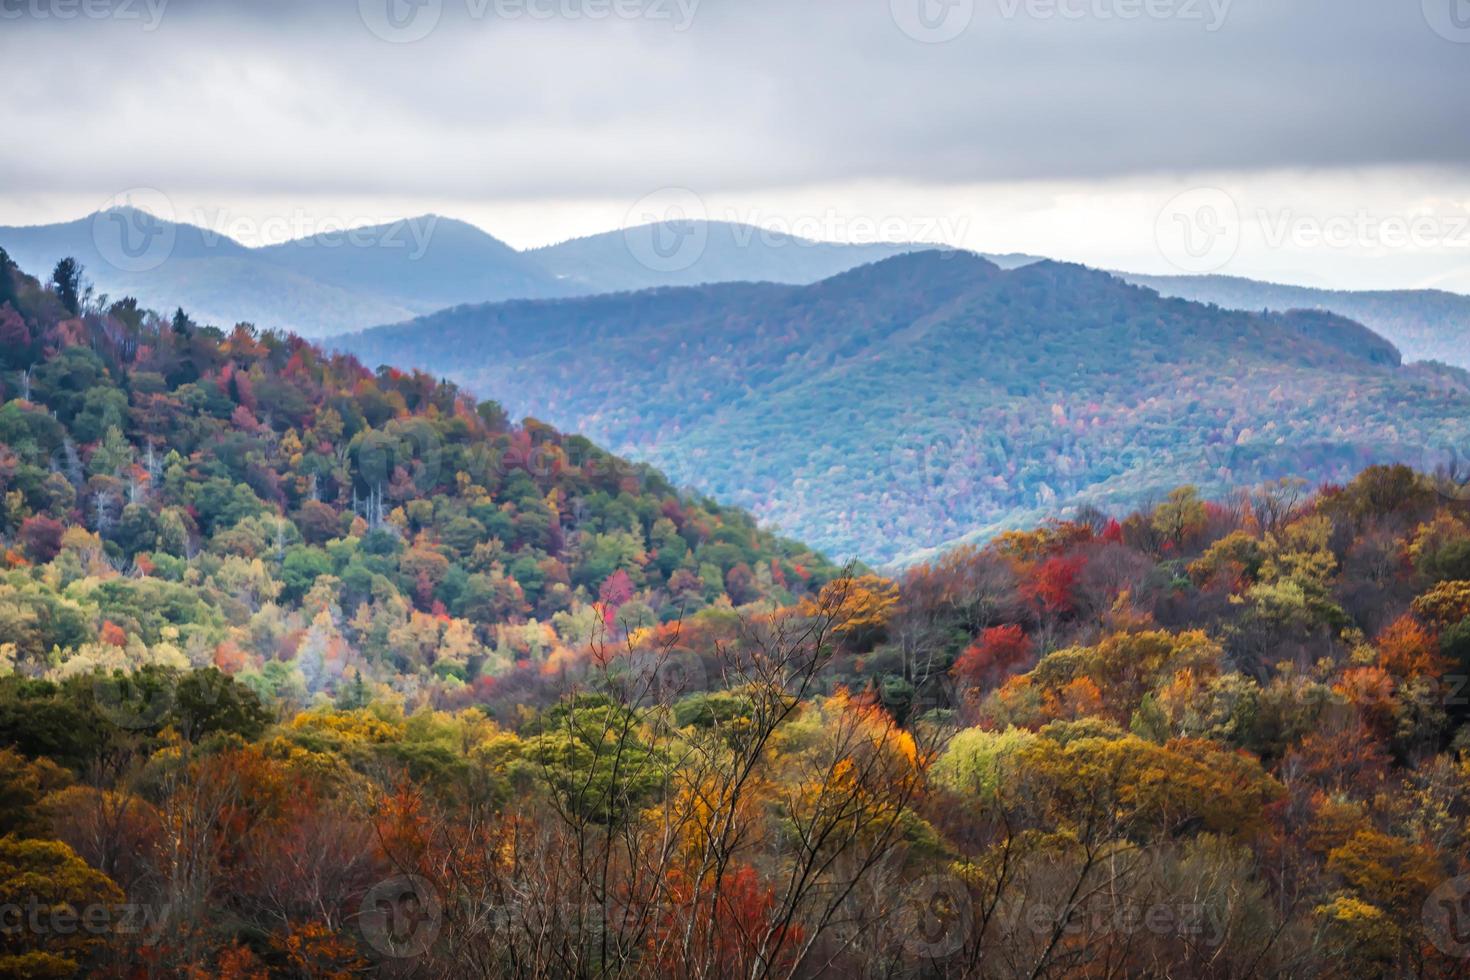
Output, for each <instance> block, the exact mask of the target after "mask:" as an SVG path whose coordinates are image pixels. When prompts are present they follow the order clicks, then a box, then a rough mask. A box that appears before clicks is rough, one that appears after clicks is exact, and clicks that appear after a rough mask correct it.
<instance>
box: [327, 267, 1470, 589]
mask: <svg viewBox="0 0 1470 980" xmlns="http://www.w3.org/2000/svg"><path fill="white" fill-rule="evenodd" d="M337 343H338V344H339V346H341V347H342V348H344V349H346V350H349V351H351V352H353V353H356V354H358V355H359V356H361V357H362V358H363V359H364V360H365V361H367V362H368V363H373V364H376V363H380V362H392V363H406V364H414V365H417V366H421V367H424V368H426V369H429V370H432V371H435V372H438V373H442V374H444V375H446V376H449V377H452V378H454V379H456V380H457V381H460V382H461V383H463V384H465V385H467V386H469V387H471V388H473V389H474V390H476V391H479V392H482V393H492V392H493V393H495V395H496V396H497V397H500V398H504V399H505V400H506V402H507V405H508V407H509V408H511V409H513V410H514V411H518V412H529V413H531V414H534V415H535V416H537V417H540V418H545V419H547V420H548V421H551V422H553V423H555V424H559V425H564V426H575V427H577V428H579V429H581V430H583V431H587V432H589V433H591V434H593V435H594V436H595V437H597V438H600V439H602V440H604V441H607V442H610V443H611V444H612V445H613V446H614V447H616V448H617V449H619V450H621V451H626V452H629V453H634V454H638V455H641V456H642V457H645V458H648V459H650V460H654V461H657V462H658V463H659V464H660V465H662V466H663V467H665V468H666V469H667V470H668V471H670V473H671V475H673V476H675V477H676V478H678V479H681V480H686V481H690V482H693V483H695V484H696V485H698V486H699V487H701V488H702V489H706V490H709V491H711V492H715V493H719V494H722V495H724V496H726V497H727V498H728V499H731V500H734V501H737V502H739V503H741V504H743V505H745V506H748V507H750V508H752V509H754V510H755V511H756V512H757V513H758V514H759V515H760V516H762V517H764V518H766V519H769V520H772V521H775V522H777V523H778V524H779V525H780V526H781V527H783V528H785V529H787V530H789V531H792V532H796V533H799V534H801V535H803V536H805V537H806V538H807V539H809V540H812V541H813V542H814V543H816V544H818V545H819V546H821V547H823V548H825V549H827V550H829V551H830V552H833V553H835V554H838V555H843V556H846V555H858V556H861V557H863V558H865V559H869V560H874V561H889V560H895V559H900V558H902V557H904V556H906V555H909V554H911V553H913V552H915V551H917V550H920V549H924V548H928V547H933V546H936V545H939V544H942V543H944V542H946V541H949V540H952V539H955V538H958V537H962V536H965V535H967V534H971V533H974V532H976V531H977V530H984V529H988V528H994V527H997V526H1001V525H1005V524H1010V523H1015V522H1018V521H1021V520H1024V519H1026V518H1027V517H1028V516H1034V514H1035V513H1036V512H1037V511H1038V510H1039V509H1041V508H1048V507H1054V506H1056V505H1058V504H1064V503H1078V502H1096V503H1101V504H1108V505H1114V506H1121V505H1124V504H1129V503H1136V502H1139V501H1141V500H1144V499H1146V498H1147V497H1148V496H1150V495H1151V494H1152V493H1154V492H1159V491H1163V490H1165V489H1167V488H1169V487H1172V486H1174V485H1176V484H1178V483H1180V482H1183V481H1194V482H1198V483H1201V484H1203V485H1205V486H1206V487H1207V488H1210V489H1213V490H1220V489H1225V488H1229V487H1233V486H1234V485H1237V484H1240V483H1246V482H1253V481H1255V480H1258V479H1262V478H1266V477H1273V476H1279V475H1284V474H1286V473H1288V472H1297V473H1300V474H1302V475H1305V476H1307V477H1309V478H1311V479H1333V478H1338V477H1345V476H1347V475H1349V474H1350V473H1351V472H1353V471H1356V470H1357V469H1360V468H1361V466H1362V464H1364V463H1366V462H1374V461H1380V460H1386V459H1403V458H1412V459H1414V460H1415V461H1416V462H1426V455H1427V454H1432V453H1435V452H1438V451H1439V450H1441V449H1443V450H1444V451H1446V452H1448V451H1449V449H1450V448H1452V447H1464V446H1466V445H1470V393H1467V391H1466V390H1465V387H1464V385H1463V383H1462V382H1461V381H1460V380H1458V379H1457V378H1456V377H1455V376H1453V375H1450V374H1443V373H1432V372H1431V373H1425V372H1424V371H1423V370H1421V369H1410V368H1403V367H1400V366H1399V365H1398V358H1397V354H1396V352H1395V351H1394V350H1393V348H1392V346H1391V345H1388V344H1386V343H1385V342H1383V341H1382V340H1381V338H1376V337H1373V336H1372V335H1371V333H1369V332H1367V331H1365V330H1363V328H1361V327H1360V326H1359V325H1357V324H1354V323H1351V322H1350V321H1346V320H1342V319H1340V318H1334V317H1323V316H1320V315H1308V316H1300V315H1273V316H1257V315H1249V314H1244V313H1236V312H1231V311H1227V310H1222V309H1217V308H1213V307H1207V306H1201V305H1199V304H1194V303H1189V302H1185V301H1183V300H1178V299H1165V298H1162V297H1160V296H1159V295H1158V294H1156V293H1154V292H1153V291H1151V290H1146V289H1142V288H1139V287H1135V286H1131V285H1128V284H1126V283H1124V282H1122V281H1120V280H1118V279H1117V278H1115V277H1113V276H1111V275H1108V274H1106V273H1101V272H1096V271H1093V270H1089V269H1085V268H1083V267H1081V266H1073V265H1064V264H1059V263H1054V262H1041V263H1037V264H1033V265H1029V266H1025V267H1022V268H1019V269H1016V270H1012V271H1006V270H1002V269H1000V268H999V267H997V266H996V265H994V264H993V263H990V262H988V261H986V260H984V259H981V258H979V257H976V256H973V255H970V254H968V253H944V252H921V253H913V254H908V255H903V256H898V257H895V258H892V259H888V260H885V261H883V262H879V263H875V264H872V265H868V266H864V267H861V268H858V269H855V270H852V271H850V272H847V273H844V274H843V275H840V276H837V277H834V278H832V279H828V280H825V281H823V282H820V283H817V284H814V285H811V286H788V285H774V284H741V285H725V286H704V287H697V288H692V289H671V290H653V291H649V292H643V293H636V294H628V295H621V296H602V297H594V298H590V299H577V300H561V301H556V302H548V303H535V302H521V303H508V304H502V305H487V306H477V307H463V308H459V309H455V310H448V311H443V312H441V313H439V314H435V315H434V316H431V317H426V318H423V319H421V320H418V321H414V322H411V323H408V324H401V325H398V326H393V327H386V328H380V329H377V330H372V331H367V332H365V333H363V334H360V335H354V336H349V337H343V338H338V340H337Z"/></svg>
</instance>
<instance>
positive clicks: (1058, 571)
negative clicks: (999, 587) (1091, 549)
mask: <svg viewBox="0 0 1470 980" xmlns="http://www.w3.org/2000/svg"><path fill="white" fill-rule="evenodd" d="M1082 566H1083V560H1082V559H1081V558H1080V557H1075V556H1073V557H1057V558H1048V559H1047V560H1046V561H1044V562H1042V563H1041V564H1040V565H1037V566H1036V568H1035V569H1034V570H1033V571H1032V572H1031V574H1030V575H1029V576H1028V577H1027V579H1026V581H1024V582H1023V583H1022V584H1021V592H1022V594H1023V595H1024V596H1025V597H1026V598H1027V599H1028V600H1029V601H1031V602H1032V603H1034V604H1036V605H1037V606H1039V607H1040V608H1041V610H1042V612H1047V613H1053V614H1056V615H1063V614H1066V613H1070V612H1072V611H1073V610H1074V609H1075V608H1076V597H1075V595H1074V588H1075V586H1076V584H1077V576H1078V575H1080V574H1081V573H1082Z"/></svg>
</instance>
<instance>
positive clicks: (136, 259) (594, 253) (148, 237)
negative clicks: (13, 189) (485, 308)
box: [0, 207, 1029, 338]
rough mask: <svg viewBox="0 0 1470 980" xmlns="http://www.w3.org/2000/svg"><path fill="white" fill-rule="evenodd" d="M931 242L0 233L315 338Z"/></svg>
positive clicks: (189, 230)
mask: <svg viewBox="0 0 1470 980" xmlns="http://www.w3.org/2000/svg"><path fill="white" fill-rule="evenodd" d="M117 235H122V236H124V237H123V238H122V239H120V240H119V239H117V238H116V237H115V236H117ZM129 237H131V238H133V239H135V240H136V241H137V242H138V243H146V244H143V246H142V247H143V249H144V251H143V253H142V254H141V255H138V256H133V255H130V254H128V252H129V250H128V249H127V247H126V244H125V242H126V241H127V240H128V238H129ZM661 237H670V238H672V239H673V240H674V246H673V247H674V248H675V249H676V250H677V251H676V252H675V253H674V254H672V255H663V254H661V252H662V251H663V246H662V244H661V243H660V242H658V241H656V239H657V238H661ZM109 245H110V246H111V247H109ZM691 246H693V247H691ZM932 247H933V246H932V245H912V244H882V243H879V244H843V243H832V242H816V241H811V240H809V239H805V238H800V237H798V236H794V235H786V234H782V233H779V232H774V231H770V230H768V229H762V228H756V227H753V226H750V225H737V224H732V223H728V222H687V223H682V224H681V223H664V224H660V225H650V226H642V227H635V228H629V229H624V230H617V231H611V232H607V233H604V234H601V235H593V236H589V237H586V238H579V239H573V240H571V241H567V242H562V243H560V244H557V245H551V246H547V247H545V248H539V249H533V250H529V251H517V250H516V249H514V248H512V247H511V246H509V245H507V244H506V243H504V242H502V241H500V240H499V239H497V238H495V237H493V236H492V235H489V234H487V233H485V232H484V231H482V230H480V229H479V228H477V227H475V226H474V225H471V224H468V223H466V222H463V221H456V220H454V219H452V218H445V217H442V216H439V215H422V216H419V217H416V218H407V219H403V220H400V221H396V222H390V223H388V224H383V225H376V226H370V227H363V228H353V229H343V230H336V231H331V232H326V233H323V234H319V235H313V236H308V237H305V238H299V239H295V240H292V241H287V242H283V243H281V244H277V245H268V246H263V247H260V248H248V247H246V246H245V245H242V244H240V243H239V242H237V241H235V240H234V239H232V238H230V237H229V236H228V235H225V234H222V233H219V232H215V231H210V230H208V229H206V228H201V227H198V226H195V225H190V224H186V223H181V222H171V221H164V220H163V219H161V218H158V217H155V216H153V215H151V214H149V213H148V212H146V211H142V210H139V209H136V208H131V207H119V208H112V209H109V210H107V211H102V212H98V213H96V214H94V215H90V216H88V217H86V218H82V219H79V220H77V221H71V222H66V223H63V224H54V225H37V226H30V227H0V248H4V249H5V250H6V251H7V252H8V253H9V254H10V255H11V256H12V258H13V259H14V260H15V261H16V262H17V263H18V264H20V265H22V266H24V267H27V268H34V269H42V270H45V269H50V268H51V267H52V266H53V265H55V263H56V262H57V261H58V260H59V259H61V258H63V257H65V256H68V255H70V256H74V257H75V258H77V259H78V260H79V261H81V262H82V264H83V265H84V266H86V269H87V275H88V278H89V279H91V280H92V282H93V283H94V284H95V285H96V288H97V290H98V291H99V292H102V293H107V294H109V295H111V296H113V297H114V298H116V297H120V296H122V295H125V294H126V295H132V296H135V297H137V298H138V300H139V301H140V302H142V303H143V304H144V305H151V306H157V307H164V306H168V307H172V306H174V305H177V304H182V305H183V306H184V307H185V308H186V309H187V310H188V311H189V312H190V313H191V314H192V315H195V316H197V317H198V318H200V319H201V320H204V321H206V322H217V323H220V324H224V325H230V324H233V323H235V322H236V321H239V320H247V321H249V322H252V323H254V324H255V325H256V326H258V327H260V328H262V329H283V330H289V331H291V332H294V333H298V334H300V335H302V336H304V337H309V338H317V337H322V336H326V335H329V334H335V333H341V332H344V331H348V330H359V329H362V328H364V327H367V326H371V325H373V324H378V323H390V322H395V321H401V320H407V319H410V318H412V317H414V316H420V315H423V314H427V313H432V312H434V311H435V310H440V309H444V308H446V307H451V306H456V305H460V304H463V303H482V302H498V301H504V300H512V299H548V298H555V297H562V296H585V295H592V294H596V293H603V292H623V291H629V290H638V289H645V288H649V287H652V286H675V285H694V284H698V283H705V282H725V281H746V280H751V281H754V280H760V281H771V282H790V283H805V282H815V281H817V280H819V279H825V278H827V277H829V276H831V275H834V274H836V273H838V272H841V271H843V270H845V269H850V268H852V267H853V266H857V265H861V264H863V263H865V262H871V261H874V260H876V259H879V258H887V257H890V256H892V255H896V254H900V253H902V252H906V251H913V250H914V249H916V248H932ZM1001 258H1002V259H1004V260H1008V261H1026V260H1028V259H1029V257H1027V256H1010V257H1001Z"/></svg>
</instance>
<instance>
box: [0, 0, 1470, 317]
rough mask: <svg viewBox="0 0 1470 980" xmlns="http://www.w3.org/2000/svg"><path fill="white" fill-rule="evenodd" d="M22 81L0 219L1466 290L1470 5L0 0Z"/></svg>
mask: <svg viewBox="0 0 1470 980" xmlns="http://www.w3.org/2000/svg"><path fill="white" fill-rule="evenodd" d="M0 64H3V65H4V66H5V69H4V75H5V79H6V83H5V87H6V98H5V102H4V109H3V110H0V112H3V113H4V116H3V122H4V124H5V126H4V131H5V133H6V134H7V138H6V139H5V140H3V141H0V224H20V223H38V222H46V221H53V220H61V219H69V218H75V217H79V216H81V215H83V214H86V213H90V212H91V211H94V210H96V209H97V208H98V207H99V206H100V205H102V204H104V203H105V202H107V201H110V200H112V199H114V198H115V197H116V196H118V195H120V194H121V195H124V196H127V195H128V194H129V193H130V192H131V193H132V194H133V195H135V196H137V197H138V198H139V199H140V200H143V201H144V202H145V203H146V202H148V201H152V200H162V201H164V202H165V205H166V206H167V207H168V208H170V209H171V210H172V211H173V212H174V214H173V216H174V217H177V218H180V219H183V220H190V221H193V222H194V223H198V224H208V225H212V226H214V227H215V228H216V229H217V230H225V231H228V232H230V233H232V234H234V235H235V236H236V237H239V238H241V239H242V240H245V241H246V242H247V243H250V244H254V243H257V242H261V241H273V240H279V239H281V238H284V237H290V235H292V234H295V233H298V232H304V233H311V232H314V231H317V230H320V229H321V228H323V227H328V226H332V225H337V224H342V223H346V224H356V223H368V222H372V221H375V220H381V219H384V218H391V217H397V216H406V215H412V214H418V213H422V212H425V211H435V212H439V213H443V214H448V215H452V216H455V217H462V218H465V219H467V220H470V221H473V222H475V223H476V224H479V225H480V226H482V227H484V228H485V229H486V230H487V231H489V232H491V233H492V234H495V235H497V236H499V237H501V238H503V239H505V240H507V241H509V242H511V243H512V244H514V245H517V246H528V245H536V244H544V243H547V242H550V241H555V240H559V239H562V238H566V237H570V236H574V235H578V234H586V233H591V232H595V231H600V230H606V229H608V228H611V227H617V226H618V225H620V224H622V223H625V222H627V221H630V220H633V219H634V218H636V217H637V216H639V215H643V214H647V213H650V212H649V204H648V200H647V198H648V197H649V196H650V195H652V200H653V201H654V202H660V201H663V200H664V199H665V198H666V197H669V192H668V191H667V189H668V188H682V189H685V190H684V191H680V192H678V193H677V194H675V195H673V197H672V198H670V199H673V200H677V201H679V202H681V207H683V208H684V210H685V211H686V212H687V211H688V210H691V209H693V210H696V211H702V212H703V213H704V214H706V215H707V216H709V217H713V218H721V219H729V220H745V221H750V222H752V223H756V224H761V225H765V226H768V227H777V228H782V229H786V230H793V231H796V232H798V233H804V234H807V235H808V236H809V237H819V238H828V239H834V240H871V239H873V238H915V239H926V240H942V241H946V242H948V243H950V244H956V245H965V246H969V247H974V248H980V249H986V250H997V251H1009V250H1017V251H1031V252H1040V253H1044V254H1048V255H1054V256H1058V257H1063V258H1071V259H1077V260H1082V261H1088V262H1091V263H1094V264H1098V265H1105V266H1114V267H1121V268H1129V269H1135V270H1138V271H1150V272H1161V273H1164V272H1202V271H1220V272H1225V273H1233V274H1241V275H1254V276H1262V277H1267V278H1273V279H1278V280H1282V281H1297V282H1306V283H1312V284H1328V285H1337V286H1343V287H1349V288H1351V287H1364V286H1414V285H1443V286H1446V287H1448V288H1457V289H1461V290H1463V291H1470V219H1467V216H1470V125H1467V122H1470V0H1422V2H1421V0H805V2H803V0H323V2H314V3H312V2H307V0H294V2H290V0H281V2H277V0H241V2H238V3H225V2H219V0H0ZM686 191H687V192H688V193H686ZM690 202H693V204H692V205H691V204H690ZM661 206H662V205H658V204H657V203H655V208H657V207H661Z"/></svg>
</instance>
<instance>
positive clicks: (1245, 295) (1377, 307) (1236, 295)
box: [1118, 272, 1470, 368]
mask: <svg viewBox="0 0 1470 980" xmlns="http://www.w3.org/2000/svg"><path fill="white" fill-rule="evenodd" d="M1118 275H1119V276H1120V277H1121V278H1123V279H1125V280H1127V281H1128V282H1131V283H1134V284H1136V285H1139V286H1148V287H1149V288H1150V289H1156V290H1158V291H1159V292H1160V293H1162V294H1163V295H1165V296H1178V297H1180V298H1181V299H1189V300H1194V301H1195V302H1199V303H1214V304H1215V305H1216V306H1223V307H1225V308H1227V309H1232V310H1276V311H1284V310H1327V311H1331V312H1333V313H1337V314H1339V315H1341V316H1345V317H1348V318H1349V319H1353V320H1356V321H1358V322H1359V323H1361V324H1363V325H1364V326H1366V327H1368V328H1370V329H1372V330H1374V331H1376V332H1377V333H1379V334H1382V335H1383V336H1384V337H1387V338H1389V339H1390V340H1392V341H1393V342H1394V344H1396V345H1397V346H1398V348H1399V349H1400V350H1401V351H1403V354H1404V357H1405V359H1406V360H1410V361H1441V362H1443V363H1445V364H1451V365H1454V366H1456V367H1461V368H1470V296H1465V295H1462V294H1460V293H1450V292H1445V291H1444V290H1441V289H1398V290H1372V291H1363V292H1357V291H1350V290H1336V289H1313V288H1310V287H1307V286H1289V285H1283V284H1280V283H1272V282H1259V281H1257V280H1254V279H1242V278H1239V277H1236V276H1142V275H1134V274H1132V273H1127V272H1120V273H1118Z"/></svg>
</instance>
